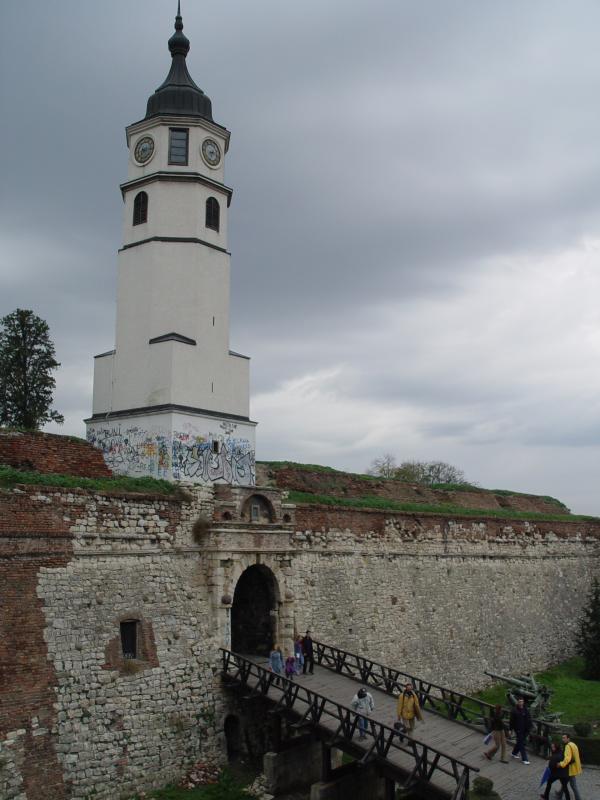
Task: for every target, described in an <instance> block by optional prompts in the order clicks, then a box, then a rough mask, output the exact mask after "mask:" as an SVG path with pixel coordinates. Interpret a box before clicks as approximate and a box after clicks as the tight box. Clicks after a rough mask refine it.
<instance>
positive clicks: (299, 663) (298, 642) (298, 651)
mask: <svg viewBox="0 0 600 800" xmlns="http://www.w3.org/2000/svg"><path fill="white" fill-rule="evenodd" d="M294 658H295V659H296V667H297V672H300V670H301V669H302V668H303V667H304V651H303V650H302V637H301V636H300V634H298V635H297V636H296V638H295V639H294Z"/></svg>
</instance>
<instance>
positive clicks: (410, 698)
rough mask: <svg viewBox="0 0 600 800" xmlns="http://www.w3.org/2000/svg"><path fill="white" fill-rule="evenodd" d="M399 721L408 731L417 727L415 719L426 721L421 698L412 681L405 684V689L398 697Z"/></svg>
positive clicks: (410, 731)
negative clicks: (416, 692)
mask: <svg viewBox="0 0 600 800" xmlns="http://www.w3.org/2000/svg"><path fill="white" fill-rule="evenodd" d="M396 711H397V715H398V720H399V722H401V723H402V725H403V726H404V728H405V730H406V732H407V733H412V731H413V730H414V728H415V719H418V720H420V721H421V722H425V720H424V719H423V714H422V713H421V706H420V705H419V698H418V697H417V695H416V694H415V692H414V689H413V687H412V683H407V684H405V686H404V691H403V692H402V694H401V695H400V696H399V697H398V704H397V706H396Z"/></svg>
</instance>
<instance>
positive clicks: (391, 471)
mask: <svg viewBox="0 0 600 800" xmlns="http://www.w3.org/2000/svg"><path fill="white" fill-rule="evenodd" d="M397 469H398V465H397V464H396V459H395V458H394V456H393V455H392V454H391V453H384V454H383V455H382V456H379V457H378V458H374V459H373V461H371V465H370V466H369V468H368V469H367V475H376V476H377V477H379V478H393V477H395V474H396V470H397Z"/></svg>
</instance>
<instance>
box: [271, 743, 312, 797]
mask: <svg viewBox="0 0 600 800" xmlns="http://www.w3.org/2000/svg"><path fill="white" fill-rule="evenodd" d="M293 742H294V740H293V739H292V740H291V741H290V742H288V743H287V746H286V748H285V749H284V750H281V751H280V752H279V753H265V755H264V758H263V771H264V773H265V777H266V779H267V791H268V792H270V793H271V794H285V793H286V792H291V791H293V790H294V789H299V788H303V787H305V786H309V785H310V784H311V783H313V782H314V781H318V780H319V779H320V778H321V770H322V768H323V765H322V761H323V756H322V748H321V742H319V741H315V740H310V741H306V739H305V738H304V737H303V738H302V739H299V740H298V744H293Z"/></svg>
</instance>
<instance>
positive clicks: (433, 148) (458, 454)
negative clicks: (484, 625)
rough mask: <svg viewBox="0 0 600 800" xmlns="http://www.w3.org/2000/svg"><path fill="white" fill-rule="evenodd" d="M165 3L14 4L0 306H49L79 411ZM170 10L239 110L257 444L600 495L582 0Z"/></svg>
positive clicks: (110, 316) (63, 386) (233, 219)
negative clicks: (405, 461)
mask: <svg viewBox="0 0 600 800" xmlns="http://www.w3.org/2000/svg"><path fill="white" fill-rule="evenodd" d="M167 5H168V4H167ZM172 5H173V8H172V9H169V8H166V7H165V4H164V3H163V2H159V1H158V0H145V2H143V3H142V2H141V0H129V2H127V3H123V2H117V0H105V2H103V3H102V4H93V3H91V2H83V3H82V2H74V1H73V0H71V2H63V3H60V4H40V3H38V2H34V0H22V2H21V3H19V4H12V5H10V6H8V7H7V8H6V9H4V13H3V22H4V24H3V26H2V31H1V32H0V37H1V40H0V59H1V62H0V70H1V72H0V74H2V76H3V78H2V85H1V97H0V102H1V103H2V107H3V108H4V109H6V110H7V112H8V113H7V115H6V119H7V120H8V123H5V124H4V125H3V126H2V129H1V131H0V137H1V140H2V141H1V146H2V151H3V152H4V153H5V155H6V156H7V158H6V159H5V162H6V163H5V167H4V172H3V182H2V188H1V190H0V220H1V221H0V235H1V236H2V251H1V259H2V261H1V264H0V298H1V303H0V313H7V312H9V311H11V310H12V309H13V308H15V307H16V306H25V307H32V308H34V309H35V310H36V311H37V313H39V314H41V315H42V316H43V317H45V318H46V319H47V320H48V322H49V324H50V325H51V329H52V333H53V335H54V337H55V339H56V343H57V350H58V355H59V358H60V360H61V361H62V364H63V368H62V371H61V373H60V375H59V385H58V392H57V403H59V404H60V406H61V408H62V409H63V410H64V411H65V412H66V413H67V417H68V421H67V428H68V430H69V431H72V432H78V433H81V432H82V430H83V428H82V425H81V422H80V420H81V418H82V417H83V416H85V415H86V414H87V413H88V412H89V409H90V406H91V373H92V355H93V354H94V353H97V352H100V351H103V350H106V349H108V348H110V347H111V346H112V344H113V329H114V314H115V309H114V297H115V288H116V250H117V249H118V247H119V244H120V235H121V234H120V228H121V212H122V205H121V199H120V194H119V191H118V184H119V182H121V181H122V180H123V179H124V177H125V173H126V150H125V141H124V127H125V125H127V124H129V123H131V122H133V121H134V120H137V119H139V118H141V117H142V116H143V115H144V112H145V103H146V99H147V97H148V96H149V95H150V94H151V93H152V92H153V91H154V89H155V88H156V87H157V86H158V85H159V84H160V83H161V82H162V80H163V78H164V77H165V75H166V72H167V69H168V61H169V54H168V51H167V47H166V41H167V38H168V36H169V35H170V32H171V26H172V22H173V14H174V9H175V3H173V4H172ZM182 10H183V15H184V24H185V32H186V34H187V35H188V36H189V38H190V40H191V43H192V50H191V53H190V56H189V59H188V61H189V65H190V70H191V73H192V75H193V76H194V78H195V79H196V81H197V82H198V83H199V85H201V86H202V87H203V88H204V89H205V91H206V92H207V93H208V94H209V96H210V97H211V98H212V100H213V109H214V113H215V118H216V119H217V120H218V121H219V122H221V123H222V124H225V125H227V127H229V128H230V129H231V130H232V146H231V150H230V154H229V157H228V170H227V180H228V182H229V183H230V184H231V185H232V186H233V187H234V199H233V205H232V208H231V212H230V248H231V250H232V253H233V276H232V277H233V283H232V345H233V346H234V347H235V349H238V350H242V351H244V352H247V353H249V354H250V355H252V356H253V362H252V376H253V378H252V380H253V392H254V397H255V402H254V405H255V407H256V409H257V410H258V411H259V412H261V413H264V415H265V416H264V417H263V418H261V419H260V420H259V421H260V422H261V425H260V427H259V454H261V455H262V456H264V457H270V456H272V455H277V456H278V457H284V456H285V455H287V456H288V457H294V458H301V457H304V456H306V457H307V458H308V460H312V461H314V460H317V461H319V460H320V461H323V462H328V463H332V464H334V465H337V466H347V467H350V468H354V469H362V468H364V467H365V466H366V465H367V463H368V461H369V459H370V458H371V457H373V456H374V455H376V454H377V453H378V452H380V451H382V450H389V449H390V448H392V447H394V448H396V449H397V452H398V454H399V457H401V458H402V457H404V456H406V457H435V458H446V459H447V460H454V461H457V462H460V465H461V466H463V467H465V468H468V472H469V473H470V477H472V478H473V479H475V480H480V481H481V482H483V481H484V480H486V481H489V482H494V483H495V484H496V485H502V484H507V483H511V484H512V485H513V486H514V488H522V489H523V490H526V489H528V488H531V489H532V490H533V488H534V487H537V489H539V490H540V491H550V486H548V487H547V488H545V487H544V486H543V484H544V481H545V480H547V481H548V484H549V485H551V486H552V487H554V488H553V490H552V491H553V493H556V494H559V495H563V496H569V495H572V497H573V498H575V500H576V502H577V503H578V504H579V507H580V508H581V509H582V510H584V509H585V510H588V511H589V510H592V509H594V510H595V511H597V512H598V513H600V507H599V506H598V501H597V499H596V494H597V493H596V491H595V487H594V486H593V482H592V481H591V479H590V481H589V484H588V489H587V490H583V489H582V488H581V480H584V483H585V480H587V479H583V478H580V477H579V463H581V465H582V470H583V472H585V474H586V475H589V474H590V469H591V465H592V464H593V463H595V465H596V467H597V466H598V452H599V451H598V444H599V443H598V424H597V420H598V418H599V417H598V414H597V411H598V408H597V403H596V402H595V400H594V398H595V396H597V392H598V389H600V386H599V385H598V381H596V379H595V377H594V376H593V375H591V374H590V365H591V364H592V363H594V360H595V362H596V363H597V358H598V355H599V351H600V344H599V338H598V336H599V335H598V333H597V331H598V330H600V319H598V316H599V315H598V313H597V312H596V311H595V308H594V304H593V303H592V302H591V301H590V298H591V297H593V296H594V293H595V292H597V290H598V289H599V288H600V286H598V283H599V282H600V281H599V279H598V277H597V276H598V271H597V269H596V268H595V266H594V265H595V264H597V255H598V251H597V250H594V247H593V246H592V252H591V253H590V252H589V248H588V245H587V244H586V242H596V241H597V240H598V239H600V191H598V174H599V172H600V150H599V149H598V141H600V114H599V113H598V111H597V109H596V105H597V104H596V103H595V99H596V97H597V96H598V90H599V88H600V61H599V60H598V58H597V55H596V54H597V43H596V31H597V30H598V28H599V27H600V7H598V5H597V3H595V2H591V0H587V1H583V0H582V1H581V2H580V1H579V0H578V1H577V2H576V3H575V4H568V5H567V4H564V3H562V2H559V1H558V0H548V2H545V3H543V4H537V3H530V4H523V3H521V2H516V0H511V1H509V2H506V3H503V4H489V3H485V4H484V3H479V2H475V0H468V2H466V3H463V4H461V5H460V7H458V6H456V5H453V4H449V3H447V2H445V0H430V2H428V3H422V2H417V1H416V0H414V1H413V0H410V1H409V2H403V3H398V2H393V1H392V0H371V1H370V2H366V0H365V1H364V2H362V1H361V2H356V3H353V4H351V5H348V4H347V3H343V2H341V0H330V2H328V3H326V4H324V3H318V2H316V0H308V2H306V3H304V4H301V5H293V4H288V3H281V2H278V1H277V0H262V2H259V3H254V4H248V3H244V2H241V0H231V1H230V2H225V3H221V4H218V5H216V6H212V7H211V8H210V9H209V8H208V7H205V6H204V5H202V4H199V3H192V2H191V0H186V2H184V4H183V9H182ZM596 296H597V295H596ZM331 374H333V375H334V376H335V377H334V378H328V377H323V376H327V375H331ZM307 376H308V377H307ZM311 376H312V377H311ZM314 376H316V377H314ZM307 387H310V390H309V389H308V388H307ZM306 392H308V393H309V395H308V399H307V395H306ZM299 397H300V398H303V402H300V403H298V398H299ZM550 451H552V452H553V453H555V454H560V455H557V457H558V458H560V459H562V460H563V461H564V464H565V465H568V468H567V467H565V469H564V470H562V471H560V470H558V471H557V470H556V469H555V468H554V465H553V464H551V463H550V459H549V457H548V453H549V452H550ZM594 459H595V461H594ZM516 461H518V463H519V465H520V467H519V469H516V468H515V466H514V464H515V462H516ZM583 465H585V468H583ZM521 467H522V468H521ZM591 473H593V469H591ZM514 481H516V482H517V485H515V483H514ZM586 491H587V493H586ZM575 500H573V501H569V502H570V503H571V504H572V505H573V506H575V505H576V502H575Z"/></svg>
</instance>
